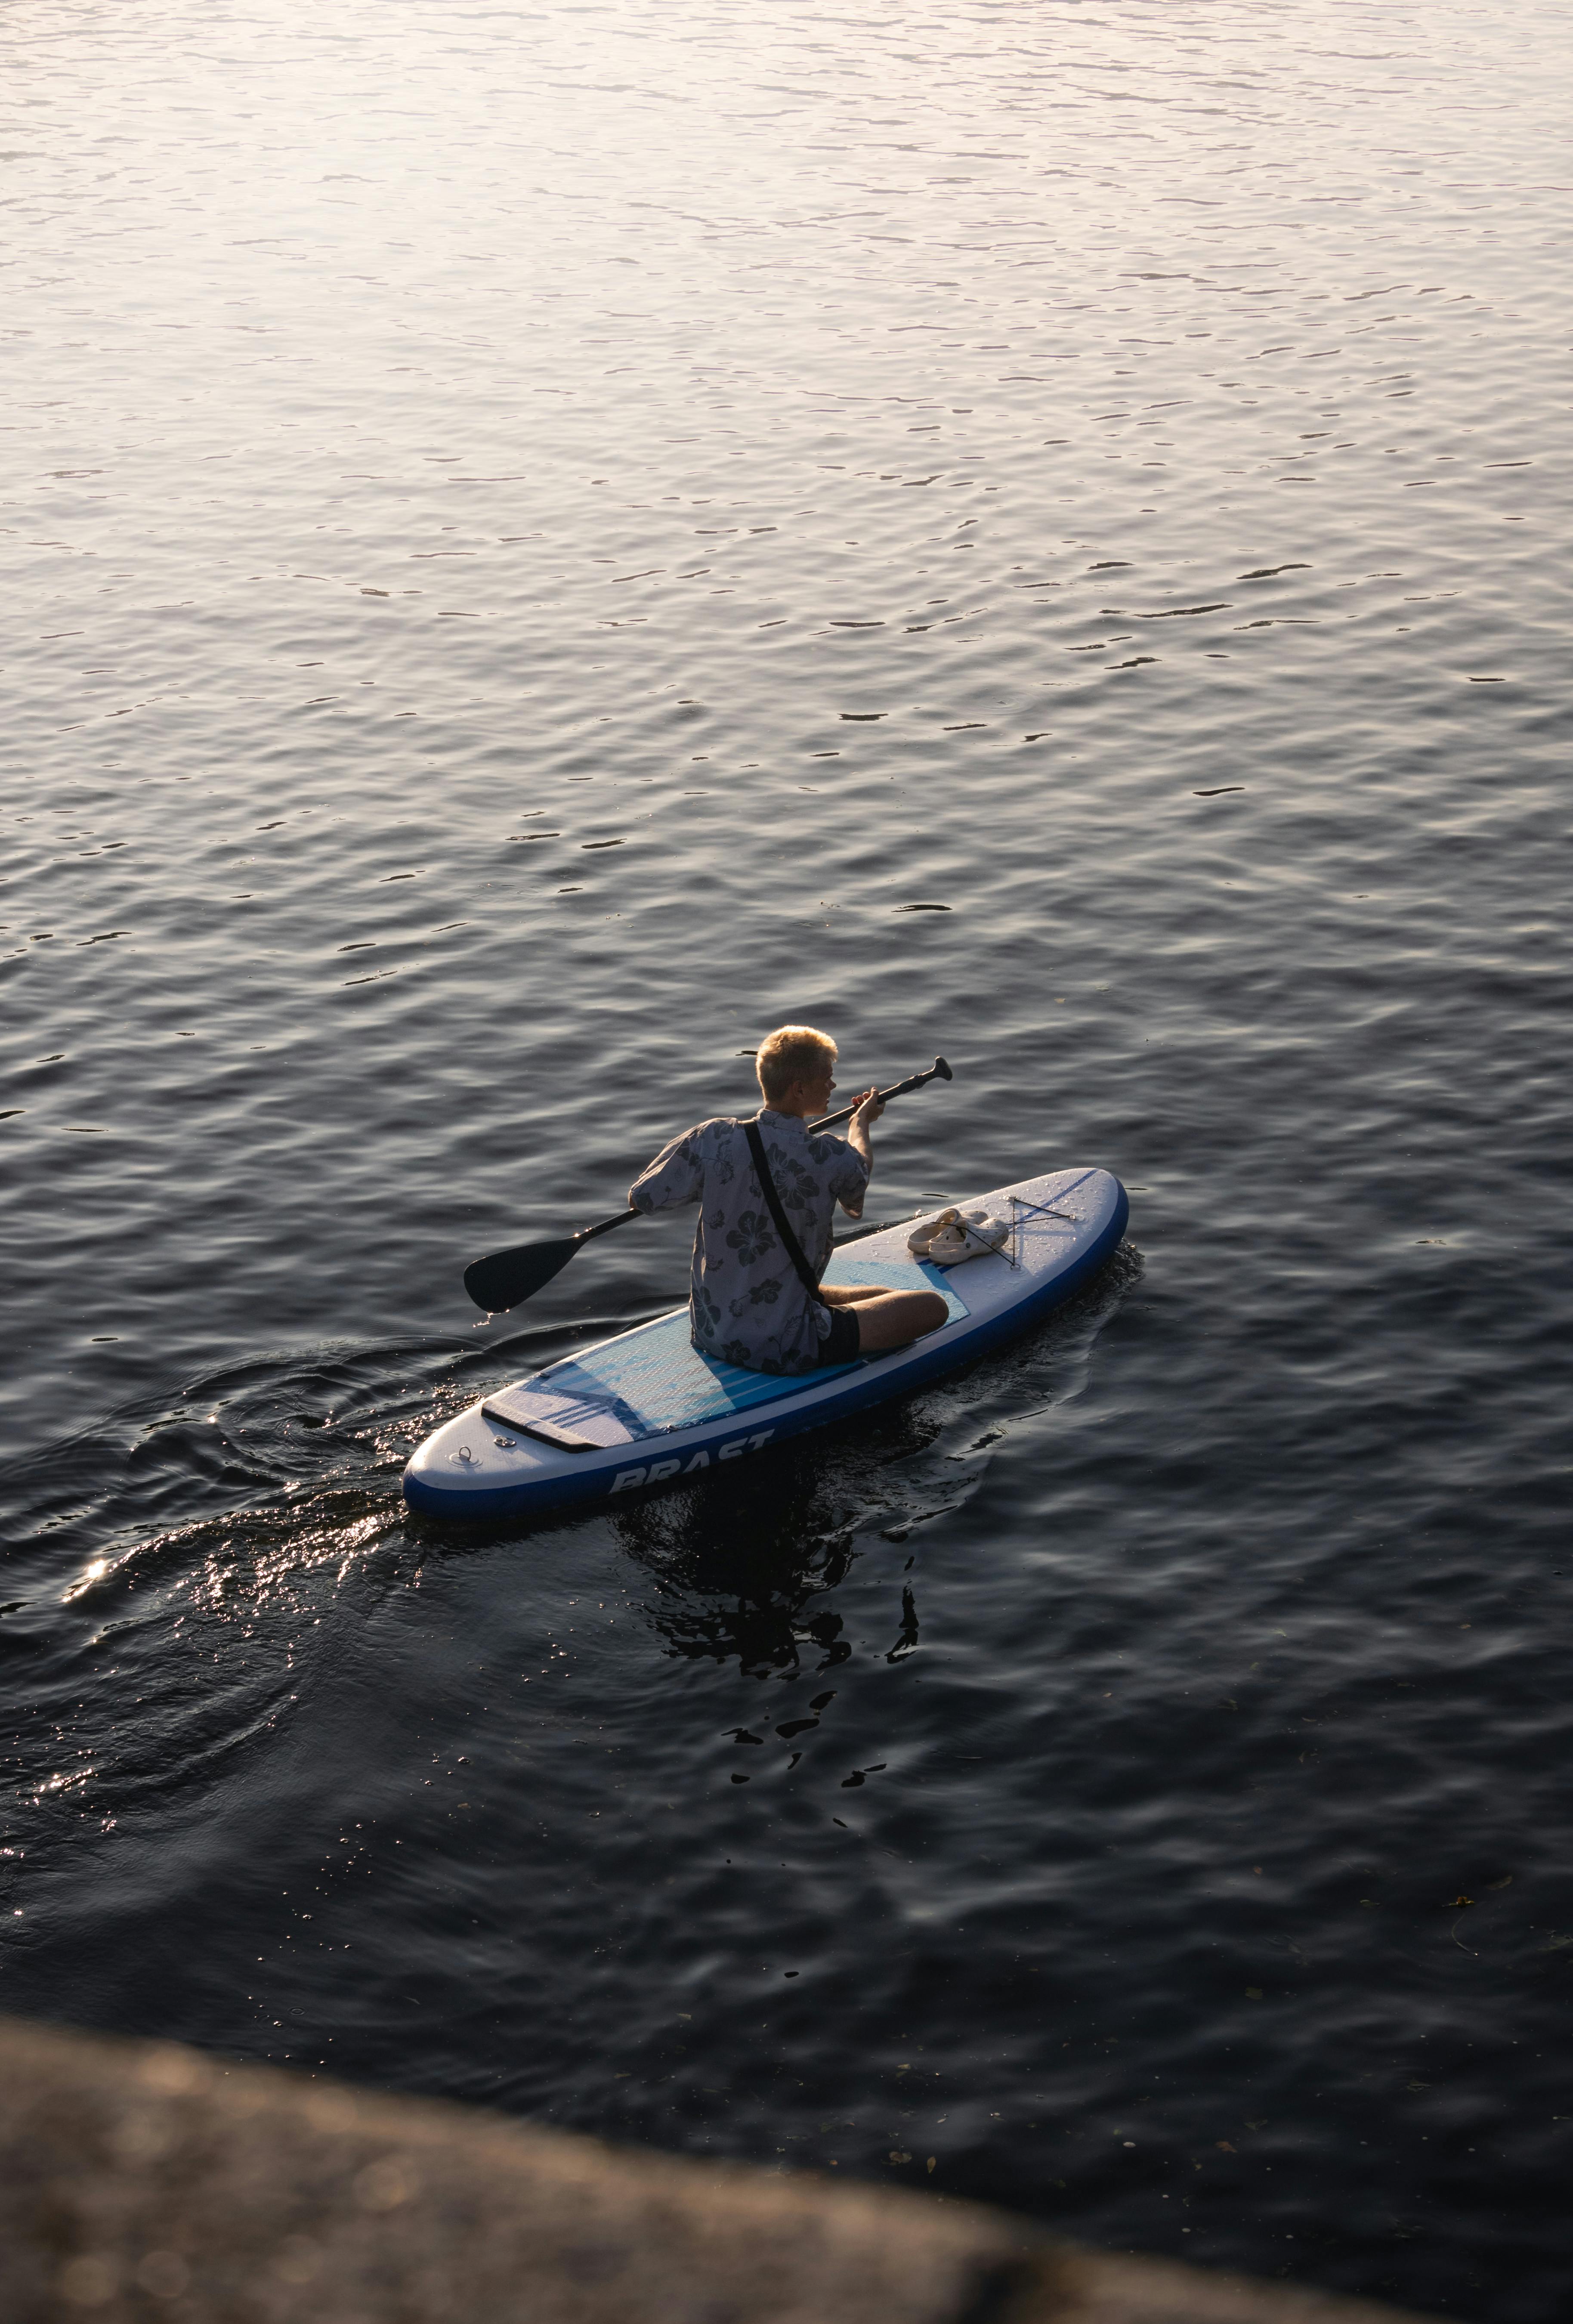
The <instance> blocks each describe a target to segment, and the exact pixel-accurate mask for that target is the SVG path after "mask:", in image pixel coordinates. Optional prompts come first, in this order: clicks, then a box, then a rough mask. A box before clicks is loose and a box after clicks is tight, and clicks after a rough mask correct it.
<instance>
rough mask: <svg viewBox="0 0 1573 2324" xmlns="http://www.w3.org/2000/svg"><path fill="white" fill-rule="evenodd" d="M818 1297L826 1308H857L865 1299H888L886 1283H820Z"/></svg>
mask: <svg viewBox="0 0 1573 2324" xmlns="http://www.w3.org/2000/svg"><path fill="white" fill-rule="evenodd" d="M819 1296H820V1297H821V1298H822V1299H823V1302H824V1304H825V1305H826V1306H827V1307H858V1306H860V1305H862V1303H863V1302H864V1301H865V1300H866V1299H888V1297H889V1296H890V1286H889V1285H888V1283H822V1284H821V1285H820V1286H819Z"/></svg>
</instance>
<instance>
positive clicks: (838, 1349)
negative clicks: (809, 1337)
mask: <svg viewBox="0 0 1573 2324" xmlns="http://www.w3.org/2000/svg"><path fill="white" fill-rule="evenodd" d="M860 1346H861V1337H860V1333H859V1331H858V1311H857V1309H856V1308H855V1307H832V1309H831V1311H830V1331H829V1333H827V1335H826V1336H825V1338H823V1340H822V1341H821V1342H820V1343H819V1361H818V1362H817V1363H816V1364H815V1366H814V1369H815V1370H816V1371H823V1369H824V1367H825V1365H826V1364H855V1363H856V1362H857V1360H858V1351H859V1349H860Z"/></svg>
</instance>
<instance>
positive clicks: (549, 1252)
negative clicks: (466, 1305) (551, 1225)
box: [465, 1235, 580, 1315]
mask: <svg viewBox="0 0 1573 2324" xmlns="http://www.w3.org/2000/svg"><path fill="white" fill-rule="evenodd" d="M579 1242H580V1238H579V1237H578V1236H577V1235H565V1236H564V1238H563V1240H562V1241H561V1242H521V1243H516V1244H515V1246H514V1248H513V1249H512V1250H494V1251H493V1252H492V1255H491V1257H490V1258H489V1259H473V1260H472V1261H471V1263H470V1265H469V1266H468V1267H466V1268H465V1290H466V1291H467V1292H468V1293H469V1295H470V1296H471V1298H472V1299H473V1300H474V1303H475V1305H476V1306H477V1307H479V1308H480V1310H481V1312H482V1314H483V1315H501V1314H505V1313H506V1311H507V1310H508V1309H509V1308H510V1307H517V1306H518V1305H519V1304H520V1300H521V1299H528V1298H529V1297H530V1296H531V1294H532V1293H534V1292H537V1291H538V1290H539V1289H540V1288H541V1286H542V1285H543V1284H546V1283H549V1282H550V1281H551V1279H552V1277H553V1276H554V1275H560V1274H561V1273H562V1271H563V1269H564V1268H565V1267H566V1265H567V1264H568V1261H569V1260H570V1259H572V1258H573V1256H574V1253H575V1251H576V1250H578V1248H579Z"/></svg>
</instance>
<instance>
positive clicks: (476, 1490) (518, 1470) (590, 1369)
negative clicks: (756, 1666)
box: [404, 1170, 1130, 1518]
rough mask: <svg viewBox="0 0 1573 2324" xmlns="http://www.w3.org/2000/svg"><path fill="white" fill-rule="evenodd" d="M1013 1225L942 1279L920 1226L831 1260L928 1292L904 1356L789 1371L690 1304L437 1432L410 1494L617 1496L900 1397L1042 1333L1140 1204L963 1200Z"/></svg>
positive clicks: (442, 1510)
mask: <svg viewBox="0 0 1573 2324" xmlns="http://www.w3.org/2000/svg"><path fill="white" fill-rule="evenodd" d="M974 1202H975V1203H981V1204H982V1205H983V1206H984V1207H985V1208H986V1209H987V1210H989V1212H991V1213H997V1214H998V1215H1000V1216H1002V1217H1005V1218H1007V1219H1009V1220H1010V1221H1011V1236H1010V1240H1009V1241H1008V1242H1007V1244H1006V1245H1005V1246H1004V1248H1003V1249H1002V1250H998V1251H995V1252H991V1253H990V1254H989V1256H988V1257H987V1258H983V1259H969V1260H968V1261H967V1262H966V1263H965V1264H964V1265H963V1266H961V1267H956V1268H950V1269H948V1270H947V1269H945V1268H938V1267H934V1266H933V1265H932V1264H931V1263H930V1262H929V1261H928V1260H926V1259H915V1258H914V1257H913V1255H912V1253H911V1252H910V1251H909V1250H907V1248H906V1239H907V1236H908V1234H909V1233H910V1232H911V1224H910V1222H908V1223H907V1224H906V1225H904V1226H898V1227H888V1228H885V1229H883V1230H882V1231H880V1232H879V1233H878V1234H872V1235H866V1236H862V1237H860V1238H859V1239H858V1240H856V1241H854V1242H851V1243H849V1244H845V1245H843V1246H842V1248H841V1249H840V1250H837V1251H835V1252H834V1253H833V1254H832V1258H831V1262H830V1265H829V1266H828V1267H827V1268H826V1269H825V1273H824V1279H825V1281H826V1282H827V1283H844V1284H853V1283H883V1284H887V1285H888V1286H889V1287H890V1288H891V1289H892V1290H923V1289H933V1290H935V1291H938V1292H940V1293H941V1294H942V1295H943V1298H944V1302H945V1305H946V1306H947V1307H948V1308H949V1309H950V1320H949V1322H948V1323H943V1324H942V1325H941V1326H940V1328H939V1330H938V1331H937V1332H931V1333H928V1334H927V1336H926V1337H925V1338H924V1339H921V1340H915V1341H914V1342H912V1343H911V1345H910V1346H908V1347H905V1348H895V1349H892V1350H890V1351H888V1353H886V1354H883V1355H874V1356H860V1357H859V1358H858V1359H857V1360H855V1361H854V1362H852V1363H850V1364H836V1365H833V1366H827V1367H826V1369H824V1370H823V1371H817V1372H808V1373H800V1374H798V1375H797V1376H796V1377H795V1378H793V1379H781V1378H778V1377H777V1375H776V1374H775V1373H773V1372H755V1371H747V1370H745V1369H743V1368H742V1367H741V1365H738V1364H727V1363H722V1361H721V1360H720V1359H719V1358H717V1357H714V1356H707V1355H704V1354H702V1353H701V1352H700V1351H699V1350H698V1349H697V1348H696V1347H695V1345H694V1344H693V1342H692V1341H691V1340H690V1338H689V1336H688V1310H687V1308H686V1307H680V1308H678V1309H677V1310H676V1312H675V1313H674V1314H670V1315H660V1316H658V1317H657V1318H656V1320H655V1322H654V1323H641V1324H639V1327H638V1329H637V1330H635V1331H632V1332H623V1333H621V1334H620V1335H619V1336H618V1337H617V1338H616V1339H615V1340H603V1342H601V1344H600V1346H599V1347H594V1348H587V1349H585V1350H584V1351H582V1352H581V1353H580V1354H578V1355H575V1356H568V1357H566V1358H564V1360H562V1361H561V1362H559V1363H555V1364H548V1365H547V1368H546V1369H545V1370H544V1371H539V1372H532V1373H531V1374H530V1376H529V1379H522V1380H517V1381H515V1382H514V1383H513V1385H512V1386H511V1387H510V1388H499V1389H498V1390H497V1391H496V1392H495V1394H494V1395H492V1396H489V1397H485V1398H483V1401H482V1402H481V1403H479V1404H475V1405H472V1406H470V1408H469V1410H468V1411H467V1412H462V1413H460V1414H459V1416H458V1417H457V1418H456V1419H455V1420H450V1421H449V1422H448V1423H447V1425H446V1426H445V1427H442V1428H439V1429H438V1430H437V1432H436V1434H434V1435H431V1436H428V1438H427V1440H426V1442H425V1443H424V1444H422V1445H421V1446H420V1448H419V1451H418V1452H416V1453H415V1455H414V1456H413V1458H412V1459H411V1461H410V1462H409V1467H408V1468H407V1469H406V1470H405V1471H404V1498H405V1499H406V1500H407V1501H408V1502H409V1505H410V1507H411V1508H414V1509H419V1510H421V1511H422V1512H423V1513H425V1514H427V1515H429V1516H432V1517H460V1518H476V1517H524V1516H533V1515H534V1514H536V1513H537V1512H538V1511H545V1510H551V1509H560V1508H568V1507H571V1506H573V1505H575V1504H580V1505H589V1504H593V1503H605V1502H615V1501H618V1500H620V1499H623V1498H625V1497H627V1496H630V1495H633V1494H636V1493H639V1492H640V1491H642V1490H645V1489H648V1488H649V1487H650V1486H652V1485H665V1484H668V1483H670V1482H671V1481H672V1480H674V1479H676V1478H679V1477H699V1476H703V1475H704V1473H705V1472H706V1471H708V1470H713V1469H716V1468H718V1467H720V1466H721V1465H722V1463H723V1462H732V1461H741V1460H749V1459H751V1457H752V1456H753V1455H754V1454H755V1453H756V1452H763V1451H764V1450H765V1448H766V1447H767V1446H768V1445H774V1444H781V1443H785V1442H786V1440H787V1437H789V1436H796V1435H797V1434H799V1433H800V1432H801V1431H802V1430H804V1429H805V1428H819V1427H822V1426H823V1425H824V1424H825V1423H826V1422H827V1421H832V1420H845V1419H846V1418H848V1417H849V1416H851V1414H853V1413H858V1412H865V1411H867V1410H869V1407H870V1406H873V1405H876V1404H885V1403H888V1401H889V1400H890V1398H891V1397H897V1396H905V1395H906V1394H907V1393H909V1392H910V1390H912V1389H913V1388H921V1387H923V1386H924V1384H925V1383H926V1382H927V1381H929V1380H932V1379H938V1378H939V1377H940V1375H941V1374H942V1373H943V1372H948V1371H953V1370H954V1369H955V1368H956V1367H957V1365H959V1364H964V1363H968V1362H970V1360H971V1359H972V1358H973V1357H975V1356H980V1355H981V1354H983V1353H984V1352H985V1351H986V1350H988V1349H989V1348H993V1347H997V1346H998V1344H999V1343H1000V1342H1001V1341H1003V1340H1007V1339H1009V1338H1011V1337H1012V1336H1013V1335H1014V1334H1015V1333H1018V1332H1021V1331H1025V1330H1026V1328H1027V1327H1028V1326H1029V1325H1030V1324H1033V1323H1038V1322H1039V1321H1040V1320H1041V1319H1042V1318H1043V1317H1044V1315H1046V1314H1048V1313H1049V1312H1050V1310H1051V1309H1052V1308H1054V1307H1057V1306H1058V1305H1059V1304H1060V1302H1061V1301H1062V1300H1063V1299H1066V1298H1068V1297H1069V1296H1070V1295H1071V1294H1072V1292H1073V1291H1074V1290H1076V1289H1077V1288H1078V1286H1080V1285H1081V1284H1082V1283H1084V1282H1085V1281H1086V1279H1087V1277H1089V1276H1090V1275H1091V1274H1093V1273H1094V1272H1095V1271H1096V1270H1097V1269H1098V1268H1099V1267H1101V1266H1102V1264H1103V1262H1104V1260H1105V1259H1108V1257H1109V1255H1110V1254H1111V1253H1112V1252H1113V1251H1114V1250H1117V1249H1118V1245H1119V1240H1120V1238H1121V1236H1122V1235H1123V1234H1124V1232H1125V1228H1126V1220H1127V1216H1128V1214H1129V1207H1130V1206H1129V1204H1128V1203H1127V1200H1126V1192H1125V1188H1124V1187H1123V1186H1122V1185H1120V1183H1119V1180H1118V1178H1116V1177H1114V1176H1112V1175H1111V1174H1110V1173H1109V1172H1108V1171H1107V1170H1054V1171H1050V1172H1049V1173H1048V1174H1047V1175H1046V1176H1044V1177H1041V1178H1024V1179H1022V1180H1021V1182H1020V1183H1019V1185H1015V1186H1002V1187H1000V1188H998V1190H997V1191H996V1192H995V1193H993V1194H980V1195H978V1196H977V1197H975V1198H971V1197H969V1198H967V1200H966V1203H965V1207H969V1208H970V1207H972V1206H973V1204H974Z"/></svg>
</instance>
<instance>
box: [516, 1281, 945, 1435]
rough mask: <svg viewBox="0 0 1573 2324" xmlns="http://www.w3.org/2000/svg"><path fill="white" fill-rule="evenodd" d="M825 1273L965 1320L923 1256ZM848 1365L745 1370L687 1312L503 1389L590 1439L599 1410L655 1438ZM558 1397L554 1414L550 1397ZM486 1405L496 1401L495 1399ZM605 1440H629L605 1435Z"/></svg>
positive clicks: (787, 1392) (747, 1408)
mask: <svg viewBox="0 0 1573 2324" xmlns="http://www.w3.org/2000/svg"><path fill="white" fill-rule="evenodd" d="M825 1274H826V1277H827V1278H828V1280H830V1281H831V1282H832V1283H848V1284H851V1283H883V1284H886V1285H888V1286H889V1288H890V1289H891V1290H892V1291H924V1290H933V1291H937V1292H939V1293H940V1295H941V1296H942V1297H943V1300H944V1302H945V1305H946V1306H947V1307H948V1308H949V1310H950V1313H951V1314H952V1316H956V1315H964V1314H966V1313H967V1306H966V1302H965V1301H964V1300H962V1299H961V1298H960V1297H959V1296H957V1294H956V1292H955V1291H954V1290H953V1289H952V1286H951V1285H950V1283H949V1281H948V1279H947V1278H946V1277H945V1275H944V1273H943V1269H941V1268H937V1267H933V1266H931V1265H930V1264H929V1262H928V1261H927V1260H926V1259H914V1258H913V1257H912V1256H911V1255H910V1253H905V1252H904V1253H903V1254H902V1257H901V1258H900V1259H843V1258H842V1255H841V1253H840V1252H839V1251H838V1252H836V1253H835V1254H834V1256H833V1257H832V1261H831V1265H830V1266H829V1267H828V1268H826V1269H825ZM863 1360H864V1359H863V1358H861V1357H859V1358H858V1359H857V1360H856V1362H855V1363H851V1364H826V1365H825V1366H824V1367H823V1369H821V1370H819V1371H814V1372H807V1373H804V1372H798V1373H796V1374H787V1373H780V1372H756V1371H750V1370H748V1369H745V1367H744V1366H743V1365H741V1364H729V1363H726V1362H724V1361H723V1360H722V1358H721V1357H719V1356H707V1355H705V1354H704V1351H702V1350H701V1349H699V1348H696V1347H695V1345H694V1342H693V1341H692V1339H691V1338H690V1337H689V1325H688V1311H687V1309H686V1308H682V1309H680V1310H679V1311H678V1313H677V1314H675V1315H668V1316H667V1317H665V1318H664V1319H663V1321H662V1322H660V1323H652V1324H649V1325H647V1326H646V1328H645V1329H644V1330H643V1331H642V1332H630V1333H628V1334H627V1336H626V1337H625V1338H623V1339H621V1340H611V1341H609V1342H607V1344H606V1345H605V1346H604V1347H602V1348H593V1349H592V1350H590V1351H589V1352H588V1353H587V1354H585V1355H583V1356H569V1357H568V1358H566V1360H565V1361H564V1362H562V1363H560V1364H553V1365H551V1366H550V1367H549V1368H548V1369H547V1370H546V1371H544V1372H539V1373H538V1374H537V1376H536V1378H535V1379H534V1380H532V1381H527V1382H524V1383H522V1384H521V1386H520V1388H513V1389H511V1390H509V1391H508V1393H509V1395H510V1396H511V1397H520V1396H523V1395H528V1394H531V1393H539V1392H541V1391H546V1392H547V1395H548V1396H549V1397H550V1398H551V1402H550V1408H549V1410H547V1407H546V1406H544V1405H543V1406H542V1407H541V1409H542V1410H543V1412H545V1414H546V1416H547V1417H548V1418H549V1419H551V1420H552V1421H554V1422H555V1423H556V1424H557V1425H558V1426H559V1427H562V1428H571V1429H573V1430H574V1431H575V1433H576V1434H580V1435H583V1436H592V1435H594V1434H595V1431H594V1429H593V1428H592V1427H589V1426H586V1425H582V1416H588V1415H589V1414H591V1413H592V1412H594V1411H597V1410H599V1412H600V1413H601V1414H602V1415H603V1419H604V1418H612V1419H614V1420H615V1422H616V1423H617V1424H618V1425H619V1426H620V1427H621V1429H622V1430H624V1431H626V1437H627V1438H631V1437H644V1436H658V1435H660V1434H663V1433H664V1432H666V1431H667V1430H668V1429H676V1428H693V1427H695V1426H697V1425H698V1424H699V1423H700V1422H701V1421H705V1420H724V1419H726V1418H727V1417H728V1416H730V1415H731V1414H732V1413H738V1412H752V1411H754V1410H756V1409H757V1407H758V1406H759V1405H761V1404H773V1403H774V1402H775V1401H776V1399H777V1397H783V1396H792V1395H794V1394H796V1391H797V1390H798V1389H799V1388H802V1387H803V1386H804V1385H805V1381H807V1380H814V1381H818V1380H828V1379H839V1378H840V1377H841V1375H842V1373H843V1372H850V1371H852V1370H855V1369H856V1368H857V1363H861V1362H862V1361H863ZM557 1397H561V1398H562V1399H563V1401H562V1405H561V1407H560V1408H559V1406H558V1405H557V1401H556V1399H557ZM491 1401H492V1403H493V1404H495V1403H496V1401H497V1399H496V1397H492V1399H491ZM597 1441H598V1442H599V1443H607V1444H610V1443H621V1442H624V1441H626V1438H625V1437H622V1436H612V1435H604V1436H601V1437H599V1438H598V1439H597Z"/></svg>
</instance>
